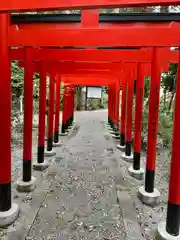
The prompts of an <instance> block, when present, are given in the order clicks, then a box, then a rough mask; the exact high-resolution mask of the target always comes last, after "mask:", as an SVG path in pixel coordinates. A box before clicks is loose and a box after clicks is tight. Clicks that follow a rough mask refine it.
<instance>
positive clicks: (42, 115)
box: [37, 62, 46, 163]
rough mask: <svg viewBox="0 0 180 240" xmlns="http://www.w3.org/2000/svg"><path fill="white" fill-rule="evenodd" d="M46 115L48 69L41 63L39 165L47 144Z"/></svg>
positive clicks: (42, 160) (42, 159)
mask: <svg viewBox="0 0 180 240" xmlns="http://www.w3.org/2000/svg"><path fill="white" fill-rule="evenodd" d="M45 115H46V68H45V64H44V63H43V62H41V70H40V91H39V132H38V159H37V162H38V163H43V162H44V143H45Z"/></svg>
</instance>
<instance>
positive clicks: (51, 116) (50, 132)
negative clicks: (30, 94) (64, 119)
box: [47, 73, 55, 151]
mask: <svg viewBox="0 0 180 240" xmlns="http://www.w3.org/2000/svg"><path fill="white" fill-rule="evenodd" d="M54 83H55V74H53V73H52V74H51V76H50V80H49V110H48V138H47V151H52V148H53V130H54V128H53V123H54V92H55V91H54V89H55V88H54Z"/></svg>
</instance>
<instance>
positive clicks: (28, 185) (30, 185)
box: [17, 176, 36, 192]
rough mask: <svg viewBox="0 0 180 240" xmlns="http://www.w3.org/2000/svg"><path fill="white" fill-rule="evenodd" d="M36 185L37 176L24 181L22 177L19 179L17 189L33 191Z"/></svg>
mask: <svg viewBox="0 0 180 240" xmlns="http://www.w3.org/2000/svg"><path fill="white" fill-rule="evenodd" d="M35 187H36V178H35V177H33V176H32V177H31V181H29V182H24V181H23V180H22V179H19V180H17V191H19V192H32V191H33V190H34V189H35Z"/></svg>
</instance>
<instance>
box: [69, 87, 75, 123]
mask: <svg viewBox="0 0 180 240" xmlns="http://www.w3.org/2000/svg"><path fill="white" fill-rule="evenodd" d="M73 115H74V87H73V85H71V89H70V116H69V125H70V126H72V123H73Z"/></svg>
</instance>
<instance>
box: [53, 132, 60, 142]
mask: <svg viewBox="0 0 180 240" xmlns="http://www.w3.org/2000/svg"><path fill="white" fill-rule="evenodd" d="M54 142H55V143H58V142H59V131H55V132H54Z"/></svg>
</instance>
